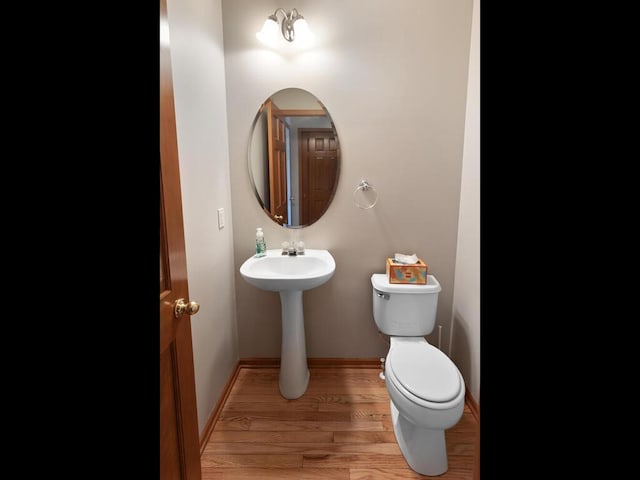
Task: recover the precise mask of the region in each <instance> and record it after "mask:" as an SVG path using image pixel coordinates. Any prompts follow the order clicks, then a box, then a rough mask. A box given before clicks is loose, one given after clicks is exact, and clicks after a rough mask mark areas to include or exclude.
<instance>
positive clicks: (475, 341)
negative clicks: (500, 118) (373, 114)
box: [451, 0, 480, 403]
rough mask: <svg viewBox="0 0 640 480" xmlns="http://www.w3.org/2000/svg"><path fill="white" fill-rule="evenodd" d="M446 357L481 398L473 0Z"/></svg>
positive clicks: (477, 93)
mask: <svg viewBox="0 0 640 480" xmlns="http://www.w3.org/2000/svg"><path fill="white" fill-rule="evenodd" d="M461 184H462V186H461V193H460V215H459V221H458V248H457V254H456V277H455V286H454V295H453V328H452V335H451V341H452V348H451V358H452V359H453V360H454V361H455V363H456V365H458V368H459V369H460V371H461V373H462V375H463V376H464V379H465V383H466V385H467V389H468V390H469V393H471V395H472V396H473V398H474V399H475V400H476V402H478V403H479V402H480V0H475V1H474V7H473V22H472V27H471V54H470V58H469V87H468V89H467V121H466V128H465V132H464V154H463V158H462V182H461Z"/></svg>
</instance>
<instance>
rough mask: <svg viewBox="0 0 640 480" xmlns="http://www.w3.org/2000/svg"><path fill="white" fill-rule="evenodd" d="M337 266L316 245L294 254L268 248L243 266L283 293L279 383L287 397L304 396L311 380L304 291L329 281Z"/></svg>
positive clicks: (249, 278)
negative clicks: (305, 332) (302, 252)
mask: <svg viewBox="0 0 640 480" xmlns="http://www.w3.org/2000/svg"><path fill="white" fill-rule="evenodd" d="M335 270H336V262H335V260H334V259H333V257H332V256H331V254H330V253H329V252H328V251H327V250H313V249H306V250H305V253H304V255H296V256H291V257H289V256H287V255H282V252H281V250H267V255H266V256H265V257H260V258H255V257H253V256H252V257H249V258H248V259H247V260H245V262H244V263H243V264H242V266H241V267H240V275H242V278H244V279H245V281H246V282H247V283H249V284H251V285H253V286H254V287H258V288H260V289H262V290H269V291H272V292H279V293H280V307H281V315H282V343H281V354H280V376H279V387H280V394H281V395H282V396H283V397H284V398H290V399H293V398H298V397H301V396H302V395H303V394H304V392H306V391H307V385H308V384H309V368H308V366H307V347H306V343H305V336H304V315H303V309H302V292H303V291H304V290H309V289H311V288H315V287H317V286H319V285H322V284H323V283H325V282H327V281H328V280H329V279H330V278H331V277H332V276H333V272H334V271H335Z"/></svg>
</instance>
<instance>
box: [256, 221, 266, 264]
mask: <svg viewBox="0 0 640 480" xmlns="http://www.w3.org/2000/svg"><path fill="white" fill-rule="evenodd" d="M266 254H267V244H266V242H265V241H264V233H263V231H262V228H261V227H258V228H256V255H255V256H256V257H264V256H265V255H266Z"/></svg>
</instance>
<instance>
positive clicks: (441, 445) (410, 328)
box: [371, 273, 465, 476]
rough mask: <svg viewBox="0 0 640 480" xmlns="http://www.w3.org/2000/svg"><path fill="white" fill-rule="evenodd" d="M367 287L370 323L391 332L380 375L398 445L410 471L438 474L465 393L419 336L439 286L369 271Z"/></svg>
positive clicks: (432, 313) (447, 363)
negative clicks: (394, 281)
mask: <svg viewBox="0 0 640 480" xmlns="http://www.w3.org/2000/svg"><path fill="white" fill-rule="evenodd" d="M371 285H372V287H373V318H374V321H375V323H376V325H377V327H378V330H380V332H382V333H384V334H386V335H389V336H390V348H389V353H388V354H387V357H386V360H385V365H384V376H385V384H386V387H387V391H388V392H389V397H390V399H391V419H392V422H393V431H394V433H395V436H396V440H397V441H398V446H399V447H400V450H401V451H402V454H403V455H404V458H405V460H406V461H407V463H408V464H409V466H410V467H411V468H412V469H413V470H415V471H416V472H418V473H421V474H422V475H430V476H434V475H441V474H443V473H444V472H446V471H447V469H448V467H449V465H448V461H447V447H446V443H445V434H444V431H445V429H447V428H451V427H453V426H454V425H455V424H456V423H458V421H459V420H460V417H461V416H462V410H463V408H464V395H465V386H464V379H463V378H462V375H461V374H460V371H459V370H458V368H457V367H456V365H455V364H454V363H453V362H452V361H451V360H450V359H449V357H447V356H446V355H445V354H444V353H442V352H441V351H440V349H438V348H436V347H434V346H433V345H430V344H429V343H428V342H427V341H426V339H425V338H424V335H427V334H429V333H431V332H432V331H433V328H434V326H435V320H436V307H437V305H438V293H439V292H440V290H442V288H441V287H440V283H439V282H438V280H437V279H436V278H435V277H434V276H433V275H427V284H426V285H415V284H391V283H389V280H388V277H387V275H385V274H382V273H374V274H373V275H371Z"/></svg>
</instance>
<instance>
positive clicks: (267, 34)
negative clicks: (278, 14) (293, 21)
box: [256, 17, 278, 46]
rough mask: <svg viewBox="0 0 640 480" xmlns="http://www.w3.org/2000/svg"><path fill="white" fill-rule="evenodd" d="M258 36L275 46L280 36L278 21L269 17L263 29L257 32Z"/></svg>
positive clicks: (267, 43)
mask: <svg viewBox="0 0 640 480" xmlns="http://www.w3.org/2000/svg"><path fill="white" fill-rule="evenodd" d="M256 38H257V39H258V40H260V41H261V42H262V43H264V44H265V45H268V46H274V45H275V43H276V39H277V38H278V21H277V20H274V19H273V18H271V17H269V18H267V19H266V20H265V22H264V25H263V26H262V30H260V31H259V32H258V33H256Z"/></svg>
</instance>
